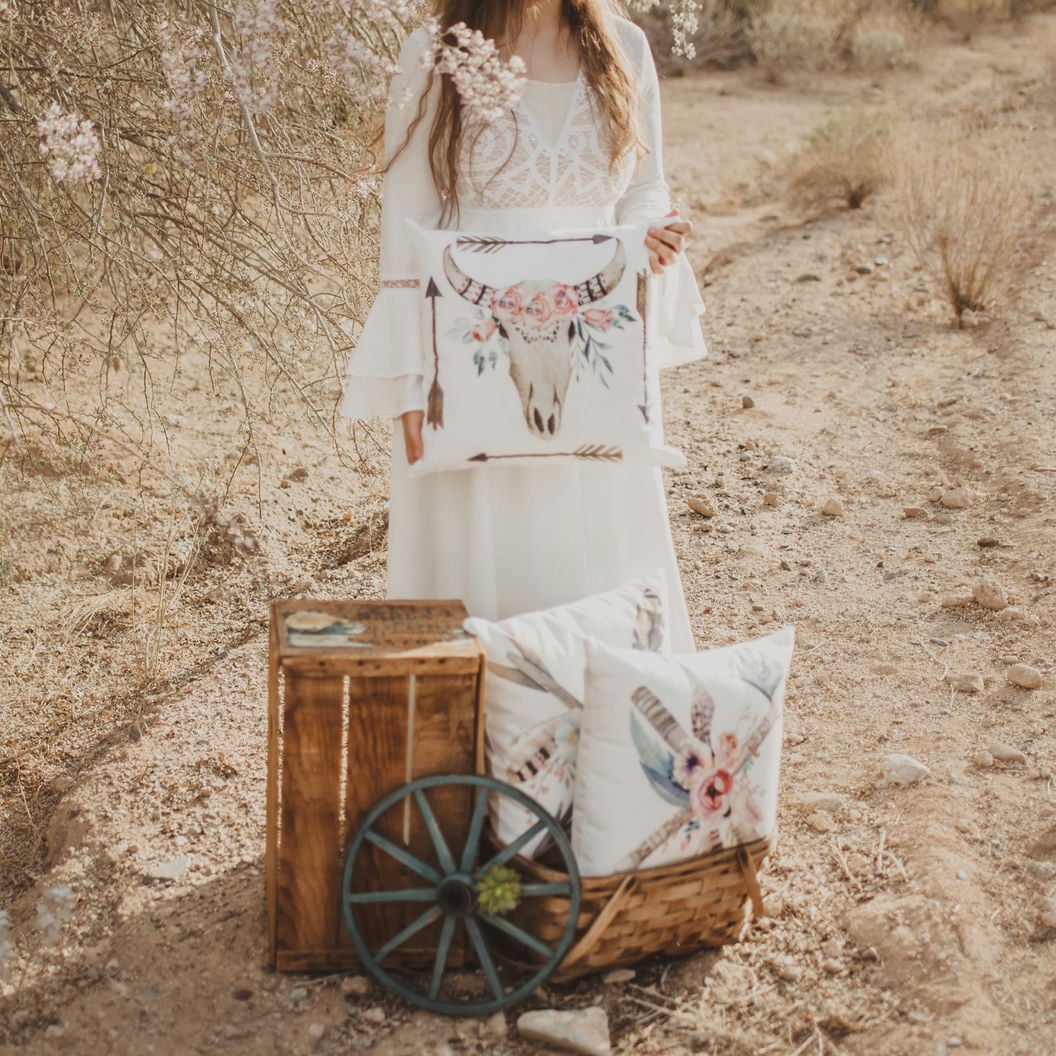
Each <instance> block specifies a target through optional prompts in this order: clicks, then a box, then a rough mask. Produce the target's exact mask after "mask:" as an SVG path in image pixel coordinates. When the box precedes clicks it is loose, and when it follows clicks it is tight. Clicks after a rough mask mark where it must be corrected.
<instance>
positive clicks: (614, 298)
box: [407, 220, 685, 473]
mask: <svg viewBox="0 0 1056 1056" xmlns="http://www.w3.org/2000/svg"><path fill="white" fill-rule="evenodd" d="M407 223H408V227H409V229H410V232H411V238H412V240H413V242H414V248H415V259H416V261H417V270H418V282H419V287H418V292H419V304H420V309H421V320H422V338H423V344H424V348H425V360H426V383H427V385H428V386H429V397H428V410H427V415H426V425H425V430H424V455H423V457H422V459H421V460H419V462H418V463H416V464H415V466H414V469H413V472H415V473H425V472H429V471H431V470H439V469H468V468H472V467H473V466H476V465H480V464H482V463H488V464H492V465H509V464H516V463H521V464H525V463H529V464H538V463H539V462H540V461H542V460H548V459H578V460H583V461H589V462H639V463H641V462H647V463H651V464H654V465H667V466H679V465H684V464H685V459H684V458H683V457H682V455H681V453H680V452H678V451H676V450H675V449H674V448H672V447H668V446H667V445H666V444H665V443H664V440H663V426H662V423H661V421H660V411H659V406H660V404H659V391H660V389H659V378H658V373H657V369H656V368H655V367H654V365H653V364H652V362H651V356H650V334H651V333H652V332H653V331H654V329H655V319H656V317H657V310H656V304H655V302H656V301H657V299H658V298H657V297H656V296H654V292H653V291H654V279H653V276H652V274H651V272H650V270H649V259H648V252H647V250H646V248H645V241H644V240H645V233H646V231H647V230H648V228H649V226H650V225H649V224H636V225H633V226H624V227H614V228H607V229H604V230H592V231H588V232H585V233H578V234H577V233H571V234H570V233H562V234H548V233H546V232H541V233H536V234H526V235H524V236H519V237H498V236H496V235H484V234H472V233H470V232H465V231H427V230H425V229H424V228H422V227H420V226H419V225H417V224H415V223H414V222H413V221H410V220H409V221H407Z"/></svg>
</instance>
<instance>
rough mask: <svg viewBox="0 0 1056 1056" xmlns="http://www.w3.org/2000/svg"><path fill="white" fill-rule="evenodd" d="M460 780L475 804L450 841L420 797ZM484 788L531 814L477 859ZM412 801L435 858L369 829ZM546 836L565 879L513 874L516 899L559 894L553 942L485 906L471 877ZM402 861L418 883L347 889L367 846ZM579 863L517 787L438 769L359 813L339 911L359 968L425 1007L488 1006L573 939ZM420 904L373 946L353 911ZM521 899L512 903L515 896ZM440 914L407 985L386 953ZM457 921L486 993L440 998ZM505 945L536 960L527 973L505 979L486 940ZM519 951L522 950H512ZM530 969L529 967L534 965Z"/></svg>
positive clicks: (520, 994)
mask: <svg viewBox="0 0 1056 1056" xmlns="http://www.w3.org/2000/svg"><path fill="white" fill-rule="evenodd" d="M452 786H454V787H465V788H467V789H470V790H472V796H473V808H472V814H471V816H470V824H469V830H468V833H467V836H466V839H465V842H464V844H463V845H462V846H461V847H459V848H452V847H451V846H450V845H449V843H448V840H447V838H446V837H445V836H444V833H443V831H442V829H441V827H440V823H439V821H438V819H437V817H436V814H435V812H434V811H433V809H432V806H431V804H430V803H429V800H428V798H427V796H426V793H427V792H428V791H429V790H430V789H435V788H441V787H452ZM492 794H498V795H501V796H505V797H506V798H508V799H511V800H513V801H514V802H516V803H517V804H519V805H520V806H522V807H524V808H525V809H526V810H527V811H528V812H529V813H530V815H531V816H532V818H533V819H534V821H533V823H532V824H531V825H530V826H529V828H528V830H527V831H526V832H525V833H524V834H523V835H522V836H520V837H519V838H518V839H517V840H515V841H514V842H512V843H511V844H509V845H507V846H506V847H503V848H501V849H498V850H495V851H493V852H489V853H488V854H486V855H485V856H483V858H481V855H480V851H481V841H482V839H483V836H484V832H485V821H486V818H487V813H488V800H489V797H490V796H491V795H492ZM407 800H411V801H412V802H413V803H414V804H415V806H416V808H417V810H418V813H419V815H420V817H421V819H422V821H423V822H424V824H425V828H426V830H427V831H428V834H429V839H430V843H431V845H432V850H433V852H434V854H435V857H436V860H435V861H426V860H424V859H423V858H420V857H418V856H417V855H415V854H412V853H411V852H410V851H409V850H408V849H407V848H405V847H401V846H400V845H399V844H398V843H395V842H393V841H392V840H391V839H389V838H387V837H386V836H383V835H382V834H381V833H379V832H377V831H376V830H375V826H376V825H377V823H378V822H379V821H380V820H381V818H382V817H383V816H384V815H385V814H387V813H388V812H389V811H390V810H391V809H392V808H393V807H395V806H398V805H400V804H401V803H404V802H405V801H407ZM544 833H545V834H546V835H548V836H549V837H550V838H551V839H552V840H553V842H554V844H555V846H556V848H557V851H558V853H559V855H560V857H561V858H562V864H563V866H564V872H565V874H566V878H565V879H563V880H561V881H555V882H535V881H528V882H521V883H519V887H518V894H519V897H520V899H521V900H525V899H534V898H553V897H557V898H562V899H564V898H567V899H568V919H567V921H566V924H565V927H564V930H563V931H562V933H561V935H560V937H559V939H558V940H557V941H556V942H553V943H551V942H547V941H545V940H544V939H541V938H539V937H538V936H536V935H533V934H532V933H531V932H530V931H528V930H527V929H525V928H523V927H521V926H520V925H519V924H516V923H514V922H513V921H511V920H507V919H506V918H505V916H504V914H503V912H501V911H499V912H487V911H485V909H484V908H482V907H481V905H480V900H479V896H478V893H477V885H478V884H479V883H480V881H481V880H482V879H483V878H484V877H486V876H489V875H491V876H494V875H496V874H495V873H494V872H493V870H496V869H500V868H507V869H508V868H510V867H511V865H515V864H516V857H517V855H518V854H519V852H520V851H521V850H522V849H523V848H524V847H526V846H527V845H528V844H530V843H531V842H532V841H533V840H535V839H536V838H537V837H539V836H541V835H543V834H544ZM368 844H369V845H371V846H372V847H374V848H376V849H377V850H378V851H380V852H382V853H383V854H385V855H387V856H388V857H389V858H392V859H394V860H395V861H396V862H398V863H399V864H400V865H402V866H404V867H405V868H406V869H407V870H409V872H410V873H412V874H413V875H414V876H415V878H416V886H414V887H408V888H401V889H397V890H389V891H357V890H354V889H353V881H354V874H355V867H356V862H357V860H358V858H359V855H360V852H361V851H362V850H363V848H364V846H365V845H368ZM580 893H581V892H580V883H579V871H578V869H577V868H576V862H575V857H574V855H573V853H572V848H571V845H570V844H569V841H568V837H567V836H566V835H565V833H564V831H563V830H562V828H561V826H560V824H559V823H558V822H557V821H556V820H555V819H554V818H553V816H552V815H550V814H549V813H548V812H547V811H546V810H545V809H544V808H543V807H541V806H540V805H539V804H538V803H536V802H535V801H534V800H533V799H531V798H530V797H528V796H526V795H525V794H524V793H523V792H520V791H519V790H518V789H516V788H513V787H512V786H510V785H507V784H505V783H503V782H501V781H496V780H495V779H494V778H490V777H483V776H478V775H470V774H441V775H437V776H434V777H423V778H418V779H417V780H415V781H412V782H410V783H409V784H406V785H403V786H402V787H401V788H398V789H396V790H395V791H394V792H392V793H390V794H389V795H387V796H386V797H385V798H384V799H381V800H379V801H378V802H377V803H376V804H375V805H374V806H373V807H371V809H370V810H369V811H368V812H367V813H366V814H365V815H364V817H363V820H362V821H361V822H360V824H359V826H358V827H357V829H356V831H355V833H354V834H353V836H352V839H351V841H350V843H349V848H348V853H347V855H346V857H345V866H344V872H343V876H342V882H341V912H342V916H343V919H344V923H345V928H346V930H347V932H348V935H349V938H350V939H351V941H352V945H353V947H354V948H355V950H356V954H357V955H358V957H359V960H360V963H361V964H362V965H363V967H364V968H365V969H366V970H367V971H368V972H369V973H370V974H371V975H372V976H373V977H374V978H375V979H376V980H377V981H378V982H380V983H381V984H382V985H383V986H385V987H386V988H387V989H389V990H391V991H393V992H394V993H397V994H399V995H400V996H401V997H403V998H404V999H405V1000H407V1001H409V1002H410V1003H411V1004H414V1005H417V1006H418V1007H420V1008H425V1009H428V1010H429V1011H431V1012H440V1013H443V1014H446V1015H457V1016H465V1015H490V1014H492V1013H494V1012H498V1011H501V1010H502V1009H505V1008H508V1007H510V1006H512V1005H515V1004H517V1003H518V1002H519V1001H522V1000H523V999H524V998H526V997H527V996H528V995H529V994H531V993H532V991H534V990H535V989H536V988H538V987H539V986H540V985H542V983H543V982H544V981H545V980H546V979H547V978H548V977H549V976H550V975H551V974H552V973H553V972H554V971H555V970H556V969H557V967H558V965H560V964H561V962H562V960H564V957H565V955H566V954H567V953H568V950H569V949H570V947H571V946H572V942H573V940H574V938H575V932H576V925H577V922H578V919H579V906H580ZM400 904H405V905H409V904H418V905H420V906H421V910H422V911H421V912H420V913H418V914H416V915H414V917H413V919H411V920H410V921H409V922H408V923H407V924H406V925H405V926H404V927H403V928H402V929H401V930H400V931H398V932H397V933H396V934H395V935H393V936H391V937H390V938H388V939H387V941H385V942H383V943H381V944H380V945H377V944H375V948H373V949H372V948H371V944H370V943H368V941H367V939H366V938H365V936H364V934H363V931H362V929H361V927H360V922H359V919H358V917H357V912H356V911H357V909H365V910H367V911H369V909H370V907H371V906H379V907H380V906H396V905H400ZM518 904H519V903H518ZM438 922H439V923H440V935H439V940H438V942H437V945H436V952H435V956H434V957H433V963H432V965H431V967H430V968H429V969H428V970H427V971H426V972H424V973H422V974H423V976H424V977H425V979H424V980H423V983H422V985H421V986H420V987H416V986H414V985H411V984H410V983H409V982H408V981H407V979H406V978H405V976H404V975H402V974H400V973H399V972H398V970H397V971H394V970H393V969H392V968H391V967H387V966H386V964H385V962H386V961H387V960H389V958H390V957H393V955H394V954H397V953H398V951H399V950H400V948H401V947H403V946H404V945H405V944H406V943H407V942H409V941H410V940H411V939H413V938H414V937H415V936H416V935H418V934H419V933H420V932H421V931H423V930H424V929H426V928H429V927H430V926H432V925H434V924H436V923H438ZM460 929H461V930H464V932H465V935H466V937H467V938H468V943H469V948H470V949H471V950H472V952H473V954H474V955H475V958H476V960H477V962H478V965H479V970H480V973H481V974H482V975H483V979H484V982H485V983H486V986H487V989H488V990H489V991H490V997H488V998H487V999H483V1000H473V999H469V1000H466V1001H455V1000H448V999H445V998H442V997H441V996H440V995H441V990H442V987H443V983H444V981H445V977H446V976H447V973H448V970H449V968H450V965H449V959H450V953H451V948H452V945H453V943H454V940H455V938H456V935H457V933H458V932H459V930H460ZM499 936H501V939H499V941H500V942H505V943H507V945H508V944H509V943H510V942H512V943H513V944H514V945H515V946H516V947H518V948H519V949H521V950H523V951H527V952H528V953H529V954H530V955H534V956H535V957H536V958H541V959H542V963H541V964H539V965H538V967H536V966H535V965H531V966H530V967H529V968H528V969H527V971H528V972H529V973H530V974H529V975H528V977H527V978H522V979H518V980H516V982H514V983H512V984H508V983H507V981H505V980H504V979H503V977H502V972H501V968H502V967H506V966H508V965H509V964H511V963H512V961H510V960H509V959H508V958H504V957H503V956H502V955H499V954H497V953H496V951H495V950H494V949H493V946H492V940H493V939H494V938H498V937H499ZM519 960H520V959H519ZM533 968H534V971H533V970H532V969H533Z"/></svg>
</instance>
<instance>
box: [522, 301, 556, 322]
mask: <svg viewBox="0 0 1056 1056" xmlns="http://www.w3.org/2000/svg"><path fill="white" fill-rule="evenodd" d="M524 314H525V316H526V317H527V319H528V322H530V323H531V324H532V326H534V327H536V329H538V328H540V327H543V326H545V325H546V324H547V323H548V322H550V320H551V319H552V318H553V315H554V307H553V305H552V304H551V303H550V298H549V297H547V295H546V294H545V293H537V294H536V295H535V296H534V297H533V298H532V299H531V300H530V301H529V302H528V303H527V304H526V305H525V306H524Z"/></svg>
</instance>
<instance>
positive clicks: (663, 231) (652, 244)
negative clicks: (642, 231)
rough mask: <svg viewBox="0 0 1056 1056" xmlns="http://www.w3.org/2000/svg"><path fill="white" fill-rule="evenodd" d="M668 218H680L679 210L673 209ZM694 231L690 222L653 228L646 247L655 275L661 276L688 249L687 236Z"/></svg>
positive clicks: (650, 229) (646, 237) (650, 265)
mask: <svg viewBox="0 0 1056 1056" xmlns="http://www.w3.org/2000/svg"><path fill="white" fill-rule="evenodd" d="M667 215H668V216H678V210H677V209H672V210H671V212H669V213H668V214H667ZM692 230H693V225H692V224H691V223H690V222H689V221H688V220H679V221H678V223H677V224H668V225H667V226H666V227H651V228H649V231H648V232H647V233H646V236H645V245H646V248H647V249H648V250H649V267H650V268H651V269H652V272H653V274H654V275H659V274H661V273H662V272H663V270H664V268H669V267H671V265H672V264H674V262H675V261H676V260H678V255H679V253H681V252H682V251H683V250H684V249H685V248H686V235H688V234H689V233H690V231H692Z"/></svg>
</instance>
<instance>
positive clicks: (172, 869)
mask: <svg viewBox="0 0 1056 1056" xmlns="http://www.w3.org/2000/svg"><path fill="white" fill-rule="evenodd" d="M190 868H191V860H190V858H188V857H187V855H185V854H181V855H179V856H178V857H176V858H173V859H172V860H171V861H168V862H162V863H161V864H160V865H152V866H150V867H149V868H147V869H145V870H144V872H143V875H144V876H145V877H146V878H147V879H148V880H167V881H169V882H170V883H174V884H178V883H179V882H180V881H181V880H182V879H183V878H184V877H185V876H186V875H187V872H188V870H189V869H190Z"/></svg>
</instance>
